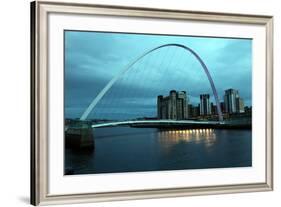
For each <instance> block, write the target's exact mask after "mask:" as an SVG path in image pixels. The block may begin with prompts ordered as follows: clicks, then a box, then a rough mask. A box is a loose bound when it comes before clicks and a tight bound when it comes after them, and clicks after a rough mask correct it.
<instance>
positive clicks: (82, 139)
mask: <svg viewBox="0 0 281 207" xmlns="http://www.w3.org/2000/svg"><path fill="white" fill-rule="evenodd" d="M65 147H66V148H70V149H74V150H79V151H80V150H81V151H85V152H92V151H93V150H94V148H95V140H94V134H93V129H92V127H91V124H90V123H88V122H85V121H83V122H82V121H79V122H76V123H75V124H73V125H71V126H69V127H68V129H67V130H66V131H65Z"/></svg>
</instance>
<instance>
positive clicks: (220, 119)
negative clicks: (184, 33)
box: [80, 43, 223, 121]
mask: <svg viewBox="0 0 281 207" xmlns="http://www.w3.org/2000/svg"><path fill="white" fill-rule="evenodd" d="M171 46H174V47H180V48H183V49H185V50H186V51H188V52H190V53H191V54H192V55H194V56H195V57H196V59H197V60H198V61H199V63H200V64H201V66H202V68H203V69H204V72H205V73H206V75H207V77H208V80H209V82H210V85H211V88H212V91H213V94H214V97H215V101H216V104H217V111H218V115H219V121H223V116H222V112H221V108H220V102H219V98H218V93H217V90H216V87H215V84H214V81H213V79H212V77H211V75H210V73H209V70H208V68H207V66H206V65H205V63H204V62H203V60H202V59H201V58H200V56H199V55H198V54H197V53H196V52H195V51H194V50H192V49H191V48H189V47H187V46H185V45H181V44H176V43H170V44H164V45H160V46H158V47H155V48H153V49H150V50H148V51H146V52H144V53H143V54H142V55H140V56H139V57H137V58H136V59H135V60H134V61H132V62H131V63H129V64H128V65H127V66H126V67H125V68H124V69H123V70H121V71H120V72H119V73H118V74H117V75H116V76H115V77H113V78H112V79H111V80H110V81H109V82H108V84H107V85H106V86H105V87H104V88H103V89H102V90H101V91H100V93H99V94H98V95H97V96H96V98H95V99H94V100H93V101H92V102H91V104H90V105H89V106H88V107H87V109H86V110H85V111H84V113H83V114H82V116H81V117H80V120H86V119H87V117H88V116H89V114H90V113H91V111H92V110H93V109H94V107H95V106H96V105H97V104H98V102H99V101H100V100H101V99H102V97H103V96H104V95H105V94H106V93H107V92H108V91H109V89H110V88H111V87H112V86H113V85H114V83H115V82H116V81H118V80H119V79H120V78H121V77H122V75H124V74H125V73H126V72H127V71H128V70H130V69H131V68H132V66H133V65H134V64H135V63H136V62H138V61H139V60H140V59H142V58H143V57H144V56H146V55H148V54H149V53H151V52H153V51H155V50H158V49H160V48H163V47H171Z"/></svg>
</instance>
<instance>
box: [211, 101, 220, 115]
mask: <svg viewBox="0 0 281 207" xmlns="http://www.w3.org/2000/svg"><path fill="white" fill-rule="evenodd" d="M211 114H212V115H215V114H218V109H217V105H214V104H213V102H211Z"/></svg>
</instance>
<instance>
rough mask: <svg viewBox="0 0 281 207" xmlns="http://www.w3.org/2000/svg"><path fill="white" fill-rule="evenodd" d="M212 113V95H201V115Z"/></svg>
mask: <svg viewBox="0 0 281 207" xmlns="http://www.w3.org/2000/svg"><path fill="white" fill-rule="evenodd" d="M210 114H211V104H210V95H209V94H201V95H200V115H203V116H204V115H210Z"/></svg>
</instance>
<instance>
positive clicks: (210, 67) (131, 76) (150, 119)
mask: <svg viewBox="0 0 281 207" xmlns="http://www.w3.org/2000/svg"><path fill="white" fill-rule="evenodd" d="M63 35H64V43H63V44H64V55H63V56H64V97H63V98H64V129H63V130H64V175H80V174H100V173H132V172H134V173H136V172H153V171H171V170H173V171H174V170H204V169H213V168H251V167H252V142H253V140H252V67H253V63H252V50H253V48H252V46H253V39H252V38H241V37H237V38H236V37H223V36H220V37H217V36H192V35H190V36H189V35H179V34H175V35H172V34H148V33H129V32H128V33H126V32H115V31H112V32H111V31H110V32H109V31H84V30H64V34H63Z"/></svg>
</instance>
